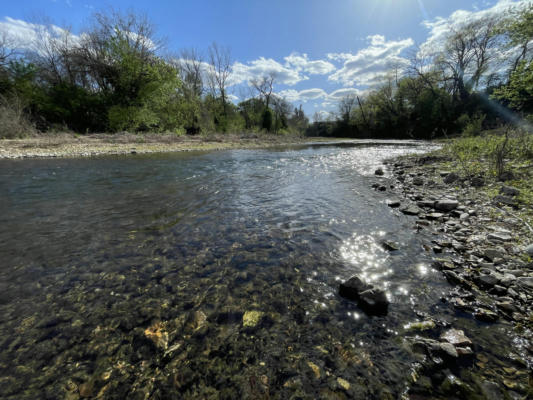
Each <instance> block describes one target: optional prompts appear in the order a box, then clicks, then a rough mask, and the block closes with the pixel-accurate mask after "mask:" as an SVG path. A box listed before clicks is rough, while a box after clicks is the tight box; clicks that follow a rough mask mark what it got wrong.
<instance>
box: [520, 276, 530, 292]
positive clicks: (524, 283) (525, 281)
mask: <svg viewBox="0 0 533 400" xmlns="http://www.w3.org/2000/svg"><path fill="white" fill-rule="evenodd" d="M516 283H517V284H518V286H521V287H523V288H526V289H533V276H521V277H520V278H516Z"/></svg>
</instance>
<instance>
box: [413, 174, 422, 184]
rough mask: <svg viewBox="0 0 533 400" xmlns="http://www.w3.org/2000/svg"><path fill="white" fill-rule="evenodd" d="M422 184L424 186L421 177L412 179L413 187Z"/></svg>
mask: <svg viewBox="0 0 533 400" xmlns="http://www.w3.org/2000/svg"><path fill="white" fill-rule="evenodd" d="M423 184H424V180H423V179H422V178H421V177H419V176H415V177H414V178H413V185H415V186H422V185H423Z"/></svg>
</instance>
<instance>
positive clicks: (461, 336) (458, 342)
mask: <svg viewBox="0 0 533 400" xmlns="http://www.w3.org/2000/svg"><path fill="white" fill-rule="evenodd" d="M440 339H441V340H444V341H446V342H448V343H451V344H453V345H454V346H470V345H471V344H472V341H471V340H470V339H469V338H468V337H467V336H466V335H465V333H464V332H463V331H462V330H459V329H448V330H447V331H446V332H444V333H442V334H441V335H440Z"/></svg>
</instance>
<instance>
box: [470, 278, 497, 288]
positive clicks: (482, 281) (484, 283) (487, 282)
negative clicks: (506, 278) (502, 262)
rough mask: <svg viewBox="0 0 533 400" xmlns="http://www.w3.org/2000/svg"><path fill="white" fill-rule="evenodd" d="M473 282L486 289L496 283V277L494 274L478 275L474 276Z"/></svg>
mask: <svg viewBox="0 0 533 400" xmlns="http://www.w3.org/2000/svg"><path fill="white" fill-rule="evenodd" d="M475 282H476V284H477V285H478V286H480V287H482V288H485V289H488V288H491V287H493V286H494V285H496V284H497V283H498V278H496V277H495V276H494V275H492V274H489V275H480V276H478V277H476V278H475Z"/></svg>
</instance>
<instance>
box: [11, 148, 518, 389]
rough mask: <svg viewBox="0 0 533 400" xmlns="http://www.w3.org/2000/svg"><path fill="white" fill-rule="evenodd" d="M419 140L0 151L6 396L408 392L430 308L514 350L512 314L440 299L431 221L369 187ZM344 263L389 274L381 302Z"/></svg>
mask: <svg viewBox="0 0 533 400" xmlns="http://www.w3.org/2000/svg"><path fill="white" fill-rule="evenodd" d="M425 150H427V147H426V146H425V145H424V144H414V143H411V144H409V145H405V144H403V145H400V144H397V143H385V144H383V143H382V144H372V143H364V142H363V143H357V145H354V144H353V143H352V144H351V145H342V146H338V145H337V146H334V145H320V146H318V145H309V146H299V147H292V148H291V147H289V148H279V149H274V150H272V149H271V150H235V151H223V152H212V153H174V154H159V155H136V156H115V157H101V158H87V159H49V160H24V161H1V162H0V192H1V193H2V196H1V197H0V225H1V227H2V228H1V230H0V315H1V321H0V349H1V353H0V396H1V397H2V398H9V399H23V398H28V399H30V398H31V399H33V398H50V399H53V398H70V399H74V398H78V396H79V395H80V394H83V395H91V396H98V395H99V396H101V398H117V399H118V398H126V397H128V398H132V399H134V398H218V397H220V398H254V399H255V398H317V397H320V396H322V397H325V398H329V397H331V398H343V397H346V396H347V397H352V398H361V399H365V398H387V396H392V397H390V398H397V397H398V396H399V395H400V394H401V393H404V392H405V391H406V390H407V387H408V383H407V382H408V381H409V378H410V376H411V372H412V371H411V365H412V363H413V362H414V361H415V360H414V359H413V356H412V355H411V353H410V352H409V351H407V349H406V347H405V345H404V343H403V341H402V337H403V336H405V332H404V329H403V326H404V325H405V324H406V322H409V321H415V320H417V319H419V318H420V315H424V314H428V315H433V316H435V317H436V318H439V319H441V320H444V321H449V322H450V323H452V322H453V324H454V326H458V327H462V328H463V329H465V330H466V332H467V334H468V335H469V336H473V335H476V337H478V338H479V339H478V340H477V343H476V346H478V348H479V349H483V348H485V350H486V351H489V352H490V350H489V349H490V347H491V346H493V345H494V343H498V345H499V346H501V349H500V352H501V353H504V352H508V350H507V349H511V346H512V343H510V339H506V338H507V333H506V332H507V329H508V327H506V326H503V325H501V326H500V325H496V328H494V326H493V328H492V329H493V332H492V333H490V334H488V332H489V329H490V328H489V327H488V326H486V325H483V324H479V323H475V322H474V321H472V320H471V319H469V318H466V317H464V318H463V317H461V316H457V315H456V314H455V312H454V311H453V309H452V308H451V307H450V306H449V305H447V304H444V303H442V302H441V297H442V296H443V294H444V293H446V292H447V291H448V290H449V289H450V287H449V285H448V284H447V283H446V282H445V280H444V279H443V278H442V277H441V275H440V273H438V272H436V271H433V270H432V269H431V268H430V267H429V265H430V263H431V255H429V254H428V253H427V252H425V251H424V249H423V247H422V245H423V243H426V242H427V241H428V240H429V239H430V238H429V237H428V236H427V234H426V233H424V232H420V233H417V232H416V230H414V229H413V225H414V220H413V219H412V217H406V216H404V215H402V214H401V213H399V212H398V211H397V210H392V209H390V208H389V207H387V206H386V205H385V200H386V196H387V194H386V193H385V194H384V193H380V192H376V191H374V190H373V189H372V188H371V183H372V182H373V181H375V179H376V178H375V177H374V174H373V172H374V170H375V168H376V167H377V166H379V165H380V164H381V161H382V160H383V159H385V158H388V157H392V156H396V155H401V154H406V153H412V152H422V151H425ZM384 239H387V240H393V241H397V242H399V243H400V247H401V249H400V250H399V251H397V252H393V253H389V252H387V251H385V250H384V249H383V248H382V246H381V245H380V242H381V241H382V240H384ZM353 275H358V276H361V277H364V278H365V279H367V280H369V281H372V282H374V283H375V284H376V285H377V286H380V287H383V288H385V289H386V290H387V292H388V295H389V297H390V300H391V301H392V304H391V306H390V309H389V313H388V315H387V316H382V317H369V316H367V315H365V314H364V313H362V312H361V311H360V310H359V309H358V308H357V306H356V304H354V303H352V302H349V301H346V300H344V299H342V298H340V297H339V296H338V295H337V290H338V285H339V282H340V281H341V280H343V279H347V278H349V277H351V276H353ZM250 311H258V312H259V313H255V314H253V313H250ZM247 312H248V314H246V315H255V316H260V318H259V322H258V324H257V325H256V326H244V325H243V316H244V315H245V313H247ZM509 351H510V350H509ZM493 356H494V357H495V358H498V357H500V355H499V353H498V354H494V355H493ZM338 378H341V379H343V380H345V381H346V382H348V383H349V388H347V387H344V388H343V387H342V385H340V384H339V382H342V381H339V379H338ZM328 396H329V397H328Z"/></svg>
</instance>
